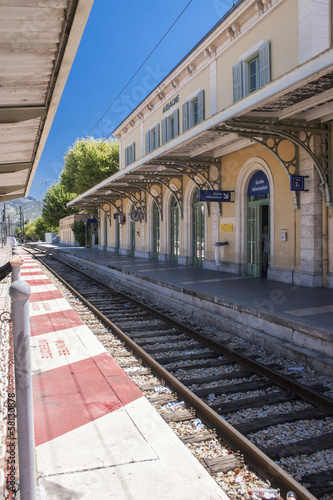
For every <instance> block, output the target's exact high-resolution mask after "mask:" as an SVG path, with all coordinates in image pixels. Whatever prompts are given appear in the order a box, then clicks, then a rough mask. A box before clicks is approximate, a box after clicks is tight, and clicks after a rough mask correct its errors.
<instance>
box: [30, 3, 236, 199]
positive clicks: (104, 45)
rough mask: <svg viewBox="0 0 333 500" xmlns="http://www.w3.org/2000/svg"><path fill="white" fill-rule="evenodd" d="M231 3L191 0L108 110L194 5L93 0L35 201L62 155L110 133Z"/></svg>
mask: <svg viewBox="0 0 333 500" xmlns="http://www.w3.org/2000/svg"><path fill="white" fill-rule="evenodd" d="M232 2H233V0H192V1H191V2H190V5H189V6H188V7H187V9H186V10H185V12H184V13H183V14H182V16H181V17H180V19H179V20H178V21H177V23H176V24H175V26H174V27H173V28H172V29H171V31H170V32H169V33H168V34H167V36H166V37H165V38H164V39H163V41H162V43H161V44H160V45H159V46H158V48H157V49H156V51H155V52H154V53H153V54H152V56H151V57H150V58H149V60H148V61H147V62H146V63H145V65H144V66H143V68H142V69H141V70H140V71H139V73H138V74H137V75H136V76H135V78H134V79H133V81H131V83H130V85H129V86H128V87H127V88H126V90H125V91H124V93H123V94H122V95H121V96H120V97H119V99H118V100H117V101H116V103H115V104H114V106H113V107H112V108H111V109H110V110H109V111H108V112H107V110H108V109H109V107H110V105H111V104H112V103H113V101H114V100H115V98H116V97H117V96H118V95H119V94H120V92H121V91H122V89H123V88H124V87H125V86H126V85H127V83H128V82H129V81H130V80H131V78H132V77H133V75H134V74H135V73H136V71H137V70H138V68H139V67H140V66H141V64H142V63H143V61H144V60H145V59H146V57H147V56H148V55H149V54H150V52H151V51H152V50H153V49H154V47H155V46H156V45H157V44H158V42H159V41H160V39H161V38H162V37H163V35H164V34H165V33H166V32H167V31H168V29H169V28H170V26H171V25H172V24H173V22H174V21H175V20H176V19H177V17H178V16H179V14H180V13H181V12H182V11H183V9H184V8H185V7H186V6H187V4H188V3H189V0H139V1H138V0H127V1H124V0H123V1H121V0H118V1H111V0H95V2H94V5H93V8H92V11H91V14H90V17H89V20H88V23H87V25H86V29H85V31H84V34H83V37H82V40H81V44H80V46H79V50H78V52H77V54H76V58H75V60H74V63H73V66H72V70H71V72H70V75H69V78H68V80H67V84H66V87H65V90H64V92H63V95H62V98H61V101H60V104H59V107H58V111H57V114H56V116H55V119H54V122H53V125H52V128H51V131H50V134H49V137H48V139H47V142H46V145H45V147H44V151H43V154H42V157H41V160H40V162H39V166H38V169H37V172H36V174H35V177H34V180H33V182H32V187H31V189H30V192H29V196H33V197H35V198H37V199H42V198H43V196H44V194H45V192H46V191H47V189H48V188H49V187H50V186H51V185H52V183H53V182H55V181H57V180H58V178H59V175H60V172H61V169H62V166H63V163H64V159H63V158H64V156H65V154H66V152H67V150H68V148H69V147H71V146H72V145H73V144H74V142H75V141H76V139H77V138H78V137H80V138H81V137H87V136H88V135H92V136H94V137H96V138H98V137H106V136H109V135H110V134H111V132H112V131H113V130H114V129H115V128H116V127H117V125H118V124H119V123H120V122H121V121H122V120H123V119H124V118H125V117H126V116H127V115H128V114H129V113H130V112H131V111H132V110H133V109H134V108H135V107H136V106H137V105H138V104H139V103H140V102H141V101H142V99H144V97H145V96H146V95H148V94H149V92H151V90H153V88H155V87H156V85H157V84H158V83H159V82H160V81H161V80H162V79H163V77H164V76H166V75H167V74H168V73H169V71H171V70H172V68H174V67H175V66H176V65H177V64H178V62H179V61H180V60H181V59H182V58H183V57H184V56H185V55H186V54H187V53H188V52H189V51H190V50H191V49H192V48H193V47H194V45H195V44H196V43H197V42H198V41H199V40H201V38H202V37H203V36H205V34H206V33H207V32H208V31H209V30H210V29H211V28H212V27H213V26H214V25H215V24H216V23H217V22H218V21H219V19H220V18H221V17H222V15H223V14H224V13H225V12H227V11H228V10H229V9H230V8H231V7H232ZM106 112H107V113H106ZM105 113H106V115H105V117H104V118H103V120H102V121H100V120H101V118H102V116H103V115H104V114H105Z"/></svg>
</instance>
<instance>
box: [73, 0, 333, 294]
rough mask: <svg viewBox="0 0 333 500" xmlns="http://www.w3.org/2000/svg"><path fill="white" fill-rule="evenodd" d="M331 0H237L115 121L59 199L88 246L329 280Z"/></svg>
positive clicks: (314, 282) (332, 280)
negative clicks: (84, 225)
mask: <svg viewBox="0 0 333 500" xmlns="http://www.w3.org/2000/svg"><path fill="white" fill-rule="evenodd" d="M332 120H333V48H332V1H331V0H321V1H318V0H255V1H254V0H240V1H239V2H237V3H236V4H235V5H234V6H233V8H232V9H231V10H230V11H229V12H227V14H226V15H225V16H224V17H223V18H222V19H221V20H220V21H219V22H218V23H217V25H216V26H215V27H214V28H213V29H212V30H211V31H210V32H209V33H208V34H207V35H206V36H205V37H204V38H203V39H202V40H201V41H200V42H199V43H198V44H197V45H196V46H195V47H194V48H193V49H192V50H191V52H190V53H189V54H188V55H187V56H186V57H185V58H184V59H183V60H182V61H181V62H180V63H179V64H178V65H177V66H176V67H175V68H174V69H173V70H172V71H171V72H170V73H169V74H168V75H167V76H166V77H165V78H164V79H163V80H162V81H161V82H160V83H159V85H157V87H156V88H155V89H154V90H153V91H152V92H151V93H150V94H149V95H148V96H147V97H146V98H145V99H144V100H143V101H142V102H141V103H140V104H139V105H138V106H137V107H136V109H135V110H134V111H133V112H131V113H130V115H129V116H127V118H126V119H125V120H123V122H122V123H121V124H120V125H119V126H118V127H117V129H116V130H115V131H114V135H115V137H116V138H117V139H118V140H119V142H120V170H119V172H118V173H116V174H115V175H113V176H112V177H110V178H108V179H106V180H104V181H103V182H101V183H99V184H98V185H96V186H95V187H93V188H92V189H90V190H89V191H87V192H86V193H84V194H82V195H81V196H79V197H77V198H76V199H75V200H74V201H73V202H71V203H70V204H69V205H71V206H73V205H76V206H78V207H80V208H84V209H85V210H92V211H94V210H97V209H98V211H99V242H100V243H99V245H100V246H99V248H100V250H101V251H105V250H106V251H111V252H119V253H120V254H128V255H134V256H139V257H145V258H147V259H148V258H155V259H159V260H163V261H177V262H178V263H179V264H183V265H194V266H203V267H205V268H209V269H215V270H216V271H227V272H230V273H237V274H247V275H252V276H256V277H258V278H260V277H264V278H267V279H269V280H276V281H282V282H286V283H294V284H297V285H305V286H313V287H321V286H324V287H325V286H328V287H333V216H332V214H333V210H332V203H333V201H332V199H333V189H332V184H333V178H332V168H333V167H332Z"/></svg>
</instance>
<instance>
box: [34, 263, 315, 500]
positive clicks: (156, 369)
mask: <svg viewBox="0 0 333 500" xmlns="http://www.w3.org/2000/svg"><path fill="white" fill-rule="evenodd" d="M37 259H38V257H37ZM38 260H40V261H41V259H38ZM60 262H61V261H60ZM41 263H42V264H43V265H44V266H45V267H46V268H47V269H48V270H49V271H50V272H51V273H52V274H53V275H55V276H56V278H57V279H59V281H61V282H62V283H63V284H64V285H65V286H66V287H67V288H68V289H69V290H70V291H71V292H72V293H73V294H74V295H75V296H76V297H78V298H79V300H80V301H81V302H82V303H84V304H85V305H86V306H87V307H88V308H89V309H90V310H91V311H92V312H93V313H94V314H95V315H96V316H97V317H98V318H99V319H100V320H101V321H102V322H103V323H104V324H105V325H106V326H107V327H109V328H110V329H111V330H112V331H113V332H114V333H115V335H117V336H118V337H119V338H120V339H121V340H122V341H124V343H125V344H126V345H127V347H128V348H129V349H131V350H132V351H133V352H134V353H135V354H136V355H137V356H139V357H140V358H141V359H142V360H143V361H144V362H145V364H146V365H148V366H149V367H150V369H151V370H152V372H153V373H154V374H156V375H157V376H158V377H160V378H162V379H163V380H164V381H165V382H166V383H167V384H168V385H169V386H170V387H172V388H173V389H174V391H175V392H177V394H178V395H179V396H180V397H181V398H182V399H183V400H184V401H185V402H186V403H188V404H189V405H190V406H192V407H193V408H194V409H195V411H196V414H197V415H198V417H200V418H201V419H202V420H203V421H204V422H205V423H206V424H207V425H209V426H210V427H212V428H214V429H215V430H216V432H217V434H218V435H219V437H220V438H221V439H223V440H224V441H225V442H226V443H228V444H229V446H230V447H231V448H233V449H234V450H237V451H240V452H241V453H242V454H243V455H244V458H245V459H246V462H247V463H248V464H249V465H250V466H251V467H253V469H254V470H256V471H257V472H258V473H259V474H261V475H262V476H263V477H265V478H267V479H268V480H269V481H270V482H271V483H272V484H273V485H277V487H279V488H280V491H281V494H282V495H286V494H287V492H288V491H293V492H294V493H295V494H296V495H297V498H298V499H299V500H316V497H315V496H313V495H312V494H311V493H310V492H309V491H308V490H306V488H304V487H303V486H302V485H301V484H299V483H298V482H297V481H295V479H293V478H292V477H291V476H290V475H289V474H288V473H287V472H285V471H284V470H283V469H282V468H281V467H279V466H278V465H277V464H276V463H275V462H274V461H273V460H271V459H270V458H269V457H267V455H265V454H264V453H263V452H262V451H260V450H259V448H257V447H256V446H255V445H254V444H252V443H251V442H250V441H249V440H248V439H247V438H246V437H245V436H243V435H242V434H241V433H240V432H238V431H237V430H236V429H234V428H233V427H232V426H231V425H230V424H229V423H228V422H226V421H225V420H224V419H223V418H222V417H221V416H220V415H218V414H217V413H216V412H215V411H214V410H212V409H211V408H210V407H209V406H208V405H207V404H206V403H204V402H203V401H202V400H201V399H200V398H198V397H197V396H196V395H195V394H193V392H192V391H190V390H189V389H188V388H187V387H186V386H185V385H184V384H182V383H181V382H180V381H179V380H177V379H176V378H175V377H174V376H173V375H172V374H171V373H169V372H168V371H167V370H166V369H165V368H164V367H163V366H161V365H160V364H159V363H158V362H157V361H156V360H154V359H153V358H152V357H151V356H150V355H149V354H147V353H146V352H145V351H144V350H143V349H142V348H141V347H140V346H139V345H138V344H136V342H134V341H133V340H132V339H131V338H130V337H128V335H126V334H125V333H124V332H123V331H122V330H120V329H119V328H118V327H117V326H116V325H115V324H114V323H112V321H110V320H109V319H108V318H107V317H106V316H104V314H102V313H101V312H100V311H98V309H96V307H95V306H93V305H92V304H91V303H90V302H89V301H88V300H87V299H85V298H84V297H83V296H82V295H81V294H80V293H79V292H77V291H76V290H75V289H74V288H73V287H72V286H71V285H70V284H69V283H67V281H66V280H65V279H64V278H62V276H60V275H59V274H58V273H57V272H55V271H54V270H53V269H52V268H51V267H50V266H48V265H47V264H46V263H45V262H42V261H41ZM62 263H63V262H62ZM65 265H68V264H65ZM70 267H73V266H70ZM73 268H74V267H73ZM74 269H75V268H74ZM75 270H76V271H77V272H79V273H81V274H84V275H86V273H84V272H82V271H79V270H77V269H75ZM86 276H88V275H86ZM88 277H89V278H91V277H90V276H88ZM91 279H93V280H94V281H96V282H98V283H101V282H99V281H98V280H97V279H96V278H91ZM101 284H102V285H103V286H106V287H107V288H110V287H108V286H107V285H105V284H104V283H101ZM116 293H118V292H117V291H116ZM121 295H124V294H121ZM130 300H133V299H131V298H130ZM137 302H138V301H137ZM140 305H142V304H141V303H140ZM146 307H149V306H146ZM172 321H173V320H172ZM199 335H200V334H199Z"/></svg>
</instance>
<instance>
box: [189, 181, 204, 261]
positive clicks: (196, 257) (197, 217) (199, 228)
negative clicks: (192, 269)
mask: <svg viewBox="0 0 333 500" xmlns="http://www.w3.org/2000/svg"><path fill="white" fill-rule="evenodd" d="M192 222H193V265H194V266H202V263H203V261H204V258H205V205H204V203H202V202H199V190H197V191H196V192H195V194H194V197H193V217H192Z"/></svg>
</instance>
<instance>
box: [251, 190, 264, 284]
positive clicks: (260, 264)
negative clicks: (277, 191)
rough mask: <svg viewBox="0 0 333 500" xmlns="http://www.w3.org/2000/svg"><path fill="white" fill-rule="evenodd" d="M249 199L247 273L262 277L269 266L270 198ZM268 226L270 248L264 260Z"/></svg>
mask: <svg viewBox="0 0 333 500" xmlns="http://www.w3.org/2000/svg"><path fill="white" fill-rule="evenodd" d="M253 198H254V197H250V198H249V199H248V204H247V273H248V274H249V275H250V276H254V277H256V278H261V277H262V276H263V275H266V272H267V267H268V266H269V198H267V199H265V200H254V199H253ZM265 226H267V235H268V236H267V238H268V245H266V246H268V248H265V250H266V252H267V253H266V257H265V256H264V261H266V262H264V261H263V250H264V248H263V237H264V236H263V235H264V232H265V229H264V228H265Z"/></svg>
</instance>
